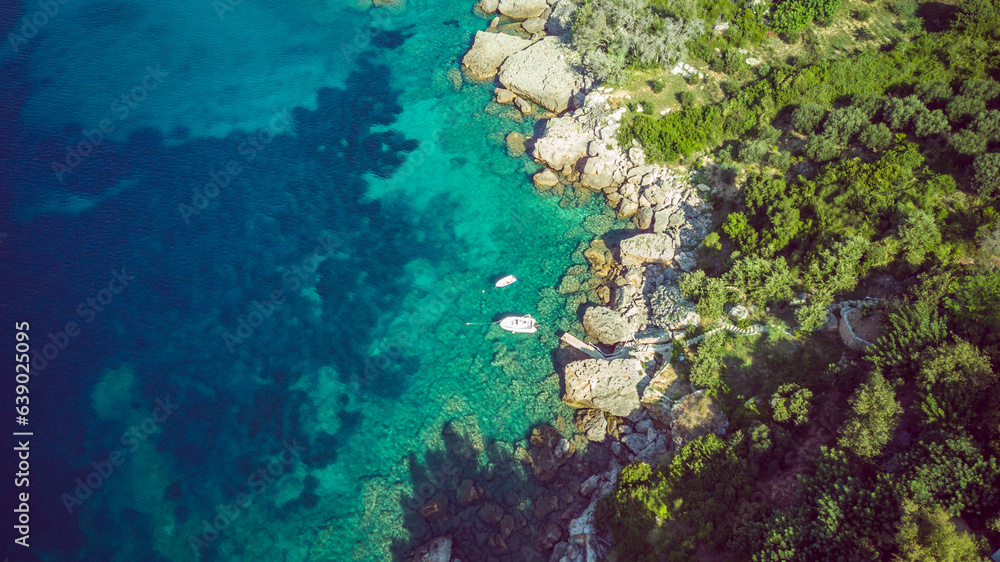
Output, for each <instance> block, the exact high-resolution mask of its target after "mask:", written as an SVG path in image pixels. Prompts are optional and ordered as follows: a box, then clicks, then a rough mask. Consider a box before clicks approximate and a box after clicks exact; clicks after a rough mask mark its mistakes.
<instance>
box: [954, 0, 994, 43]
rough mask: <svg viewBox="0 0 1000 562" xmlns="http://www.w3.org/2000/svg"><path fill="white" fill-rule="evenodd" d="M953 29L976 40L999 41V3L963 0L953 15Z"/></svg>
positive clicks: (986, 0)
mask: <svg viewBox="0 0 1000 562" xmlns="http://www.w3.org/2000/svg"><path fill="white" fill-rule="evenodd" d="M953 26H954V28H955V29H957V30H959V31H961V32H962V33H963V34H964V35H966V36H968V37H972V38H976V39H993V40H996V39H1000V2H997V0H965V1H964V2H962V3H961V4H960V5H959V8H958V13H957V14H955V22H954V24H953Z"/></svg>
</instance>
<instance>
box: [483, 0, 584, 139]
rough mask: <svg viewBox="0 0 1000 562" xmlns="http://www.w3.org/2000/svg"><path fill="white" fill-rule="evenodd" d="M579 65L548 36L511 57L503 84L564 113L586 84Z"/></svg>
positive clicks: (504, 69)
mask: <svg viewBox="0 0 1000 562" xmlns="http://www.w3.org/2000/svg"><path fill="white" fill-rule="evenodd" d="M542 5H543V6H544V3H543V4H542ZM502 9H503V2H501V10H502ZM542 10H544V8H543V9H542ZM540 13H541V10H540V11H539V12H538V14H540ZM538 14H534V16H537V15H538ZM534 16H525V17H534ZM477 36H478V34H477ZM580 64H581V61H580V55H579V54H578V53H577V52H576V51H574V50H573V49H571V48H570V47H569V46H568V45H566V44H564V43H563V42H562V40H560V39H559V38H558V37H546V38H544V39H542V40H540V41H537V42H535V43H533V44H531V45H530V46H529V47H527V48H525V49H524V50H520V51H517V52H515V53H513V54H510V56H508V57H507V60H505V61H504V62H503V65H501V67H500V83H501V84H503V85H504V86H505V87H506V88H508V89H510V90H513V91H514V92H515V93H517V94H518V95H520V96H523V97H525V98H527V99H529V100H531V101H533V102H535V103H537V104H538V105H541V106H543V107H545V108H547V109H549V110H551V111H554V112H556V113H561V112H563V111H565V110H566V109H567V108H568V107H569V104H570V100H571V99H572V98H573V96H574V95H576V94H577V93H578V92H579V91H580V90H581V89H582V88H583V87H584V85H585V82H584V77H583V76H582V75H581V74H580V73H579V71H578V70H577V69H578V68H579V66H580ZM584 150H586V146H585V147H584Z"/></svg>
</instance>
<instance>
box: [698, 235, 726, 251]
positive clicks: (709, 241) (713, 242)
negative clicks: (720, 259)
mask: <svg viewBox="0 0 1000 562" xmlns="http://www.w3.org/2000/svg"><path fill="white" fill-rule="evenodd" d="M720 238H721V237H720V236H719V233H718V232H715V231H713V232H709V233H708V234H707V235H706V236H705V239H704V240H702V241H701V245H702V246H704V247H705V248H707V249H709V250H711V251H713V252H720V251H722V242H721V241H720Z"/></svg>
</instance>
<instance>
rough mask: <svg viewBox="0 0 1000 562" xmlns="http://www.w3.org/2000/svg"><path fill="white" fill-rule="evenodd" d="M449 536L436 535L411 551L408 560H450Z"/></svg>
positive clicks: (420, 561) (439, 561)
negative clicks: (411, 554)
mask: <svg viewBox="0 0 1000 562" xmlns="http://www.w3.org/2000/svg"><path fill="white" fill-rule="evenodd" d="M451 543H452V541H451V537H449V536H444V537H437V538H436V539H431V541H430V542H428V543H426V544H424V545H423V546H421V547H420V548H418V549H416V550H415V551H413V556H412V557H410V562H450V561H451Z"/></svg>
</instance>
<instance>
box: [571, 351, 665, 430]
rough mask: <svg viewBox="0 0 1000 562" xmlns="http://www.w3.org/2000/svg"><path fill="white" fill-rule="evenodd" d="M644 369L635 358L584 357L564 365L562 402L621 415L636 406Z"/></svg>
mask: <svg viewBox="0 0 1000 562" xmlns="http://www.w3.org/2000/svg"><path fill="white" fill-rule="evenodd" d="M645 376H646V373H645V372H644V371H643V368H642V363H640V362H639V360H638V359H615V360H611V361H605V360H603V359H584V360H582V361H574V362H572V363H570V364H568V365H566V377H565V383H566V393H565V395H563V402H565V403H566V404H567V405H569V406H571V407H573V408H596V409H598V410H602V411H605V412H608V413H609V414H612V415H615V416H621V417H625V416H628V415H630V414H632V413H633V412H635V411H636V410H638V409H639V390H638V386H639V384H640V382H642V380H643V378H644V377H645Z"/></svg>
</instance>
